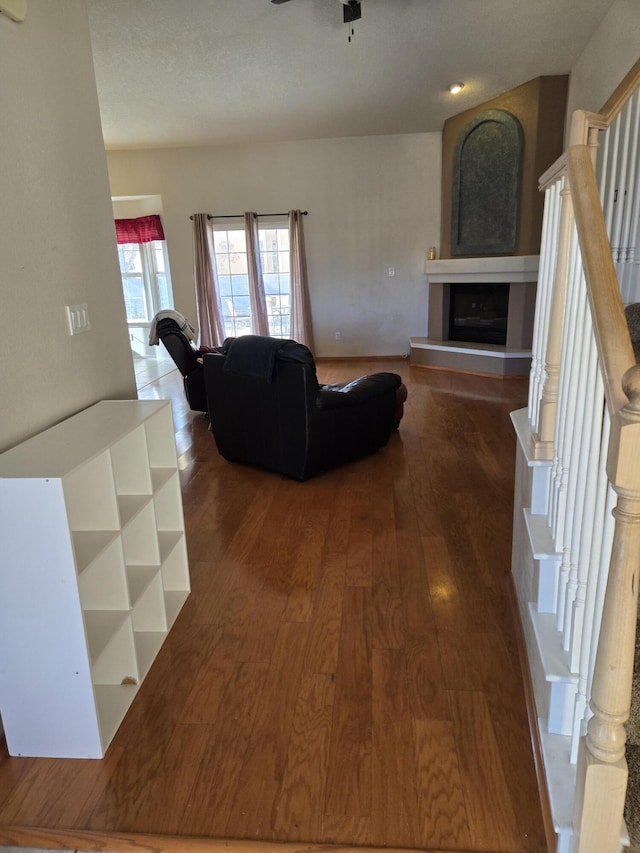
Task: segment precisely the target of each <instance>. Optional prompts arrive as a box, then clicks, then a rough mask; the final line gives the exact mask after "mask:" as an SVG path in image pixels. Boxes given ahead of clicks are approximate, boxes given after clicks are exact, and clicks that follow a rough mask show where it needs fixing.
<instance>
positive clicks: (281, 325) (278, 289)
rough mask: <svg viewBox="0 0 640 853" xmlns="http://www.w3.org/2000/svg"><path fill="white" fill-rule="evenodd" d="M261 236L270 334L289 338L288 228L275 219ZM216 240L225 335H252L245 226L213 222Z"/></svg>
mask: <svg viewBox="0 0 640 853" xmlns="http://www.w3.org/2000/svg"><path fill="white" fill-rule="evenodd" d="M259 240H260V260H261V262H262V278H263V281H264V292H265V298H266V302H267V315H268V318H269V334H270V335H272V336H273V337H275V338H288V337H290V334H291V331H290V329H291V325H290V318H291V299H290V292H291V289H290V279H289V229H288V227H280V226H278V225H274V224H273V223H271V224H264V225H261V226H260V227H259ZM213 244H214V251H215V262H216V269H217V272H218V284H219V287H220V299H221V302H222V313H223V320H224V327H225V335H227V337H238V336H240V335H249V334H251V305H250V300H249V275H248V269H247V244H246V239H245V232H244V228H243V227H242V226H239V227H237V228H229V227H228V226H226V225H221V226H214V230H213Z"/></svg>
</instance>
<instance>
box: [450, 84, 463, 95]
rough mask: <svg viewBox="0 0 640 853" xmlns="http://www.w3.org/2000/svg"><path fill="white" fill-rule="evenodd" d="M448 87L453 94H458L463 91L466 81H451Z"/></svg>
mask: <svg viewBox="0 0 640 853" xmlns="http://www.w3.org/2000/svg"><path fill="white" fill-rule="evenodd" d="M447 89H448V90H449V91H450V92H451V94H452V95H457V94H458V92H461V91H462V90H463V89H464V83H449V85H448V86H447Z"/></svg>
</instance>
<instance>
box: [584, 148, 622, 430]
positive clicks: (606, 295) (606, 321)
mask: <svg viewBox="0 0 640 853" xmlns="http://www.w3.org/2000/svg"><path fill="white" fill-rule="evenodd" d="M568 167H569V184H570V186H571V197H572V200H573V208H574V214H575V220H576V227H577V230H578V239H579V241H580V250H581V254H582V263H583V266H584V274H585V279H586V282H587V293H588V296H589V303H590V306H591V314H592V316H593V326H594V332H595V337H596V343H597V346H598V355H599V358H600V361H601V363H602V367H603V379H604V384H605V394H606V399H607V407H608V409H609V412H610V414H611V416H613V415H615V414H616V413H617V412H619V411H620V410H621V409H622V408H624V406H625V405H626V404H627V397H626V395H625V393H624V391H623V389H622V377H623V376H624V374H625V373H626V372H627V370H629V368H630V367H632V366H633V365H634V364H635V357H634V354H633V347H632V345H631V339H630V337H629V332H628V329H627V322H626V319H625V315H624V307H623V305H622V298H621V296H620V290H619V287H618V278H617V276H616V271H615V267H614V265H613V259H612V256H611V246H610V244H609V238H608V236H607V230H606V226H605V222H604V217H603V215H602V206H601V204H600V196H599V194H598V187H597V184H596V177H595V173H594V170H593V165H592V162H591V154H590V152H589V148H588V147H587V146H586V145H574V146H572V147H571V148H570V149H569V151H568Z"/></svg>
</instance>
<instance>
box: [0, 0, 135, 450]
mask: <svg viewBox="0 0 640 853" xmlns="http://www.w3.org/2000/svg"><path fill="white" fill-rule="evenodd" d="M0 116H1V123H2V130H1V131H0V258H2V262H1V264H0V298H1V303H0V304H1V305H2V319H3V323H2V335H0V399H1V400H2V416H1V417H0V450H4V449H6V448H7V447H9V446H11V445H13V444H16V443H18V442H19V441H21V440H23V439H24V438H27V437H28V436H30V435H33V434H35V433H37V432H39V431H41V430H42V429H44V428H46V427H47V426H49V425H51V424H52V423H54V422H56V421H59V420H62V419H63V418H65V417H67V416H68V415H70V414H72V413H74V412H76V411H79V410H80V409H83V408H85V407H86V406H88V405H90V404H91V403H93V402H95V401H97V400H100V399H102V398H110V397H111V398H116V397H135V394H136V392H135V381H134V376H133V367H132V361H131V354H130V349H129V346H128V337H127V331H126V325H125V318H124V303H123V299H122V290H121V287H120V283H119V271H118V266H117V255H116V250H115V238H114V232H113V222H112V214H111V202H110V198H109V186H108V177H107V170H106V163H105V155H104V150H103V147H102V134H101V127H100V118H99V113H98V105H97V96H96V90H95V79H94V75H93V60H92V56H91V50H90V42H89V34H88V26H87V20H86V11H85V6H84V2H83V0H30V2H29V7H28V14H27V18H26V20H25V21H24V23H21V24H18V23H15V22H13V21H11V20H10V19H9V18H7V17H5V16H4V15H0ZM82 302H86V303H87V304H88V307H89V315H90V319H91V325H92V328H91V331H89V332H86V333H84V334H81V335H77V336H74V337H70V336H69V334H68V331H67V320H66V313H65V306H66V305H68V304H75V303H82Z"/></svg>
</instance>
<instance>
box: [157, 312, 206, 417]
mask: <svg viewBox="0 0 640 853" xmlns="http://www.w3.org/2000/svg"><path fill="white" fill-rule="evenodd" d="M156 331H157V335H158V338H159V339H160V340H161V341H162V343H163V345H164V347H165V349H166V350H167V352H168V353H169V355H170V356H171V358H172V359H173V361H174V362H175V365H176V367H177V368H178V370H179V371H180V373H181V374H182V377H183V381H184V393H185V395H186V398H187V402H188V403H189V407H190V408H191V409H192V410H193V411H195V412H206V411H207V396H206V394H205V390H204V372H203V368H202V363H201V362H200V361H198V358H199V354H198V351H197V350H196V348H195V347H194V346H193V344H192V343H191V341H190V340H189V338H187V336H186V335H185V333H184V332H183V331H182V329H181V328H180V326H179V325H178V323H176V321H175V320H172V319H170V318H169V317H165V318H163V319H162V320H158V322H157V325H156Z"/></svg>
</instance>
